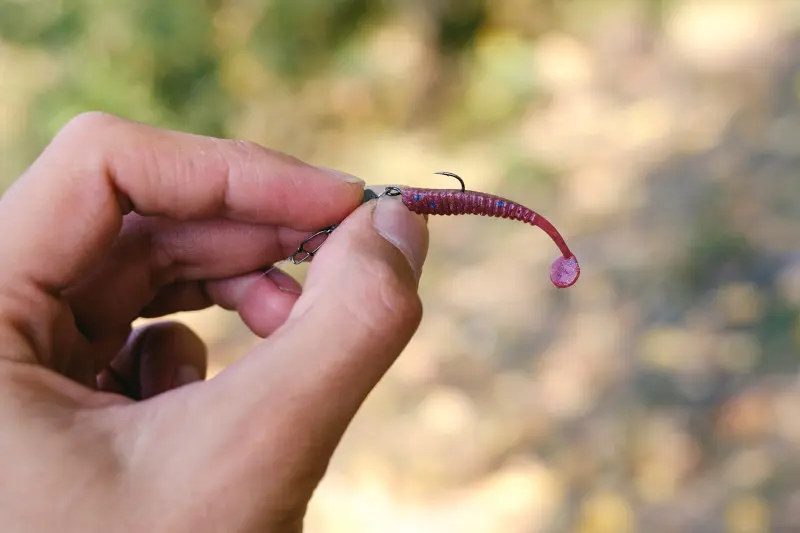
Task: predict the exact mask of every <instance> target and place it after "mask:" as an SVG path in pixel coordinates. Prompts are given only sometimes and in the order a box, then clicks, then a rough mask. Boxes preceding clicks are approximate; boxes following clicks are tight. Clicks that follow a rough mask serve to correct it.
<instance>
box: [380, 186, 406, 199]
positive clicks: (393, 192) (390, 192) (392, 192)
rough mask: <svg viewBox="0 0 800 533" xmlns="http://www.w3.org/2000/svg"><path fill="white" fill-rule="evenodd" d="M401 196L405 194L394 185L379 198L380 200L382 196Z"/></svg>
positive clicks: (387, 188)
mask: <svg viewBox="0 0 800 533" xmlns="http://www.w3.org/2000/svg"><path fill="white" fill-rule="evenodd" d="M401 194H403V191H402V190H400V187H395V186H394V185H390V186H389V187H386V189H384V191H383V192H382V193H381V194H380V195H379V196H378V198H380V197H381V196H400V195H401Z"/></svg>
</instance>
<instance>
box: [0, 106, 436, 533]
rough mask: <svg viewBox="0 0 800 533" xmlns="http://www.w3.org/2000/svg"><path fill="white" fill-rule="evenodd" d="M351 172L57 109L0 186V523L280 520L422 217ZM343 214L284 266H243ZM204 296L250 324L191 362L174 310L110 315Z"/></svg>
mask: <svg viewBox="0 0 800 533" xmlns="http://www.w3.org/2000/svg"><path fill="white" fill-rule="evenodd" d="M362 191H363V184H361V183H358V182H357V181H356V180H354V179H350V180H349V181H348V180H347V179H343V178H342V177H341V176H337V175H336V174H335V173H332V172H330V171H327V170H325V169H320V168H317V167H313V166H310V165H307V164H305V163H303V162H301V161H298V160H296V159H293V158H291V157H288V156H286V155H283V154H280V153H276V152H274V151H270V150H267V149H265V148H263V147H260V146H257V145H255V144H251V143H246V142H237V141H229V140H220V139H213V138H206V137H200V136H194V135H188V134H183V133H177V132H170V131H163V130H159V129H156V128H152V127H149V126H145V125H142V124H137V123H132V122H127V121H124V120H121V119H119V118H116V117H112V116H108V115H104V114H98V113H90V114H86V115H81V116H79V117H77V118H75V119H74V120H72V121H71V122H70V123H69V124H68V125H67V126H66V127H65V128H64V129H63V130H62V131H61V132H60V133H59V134H58V135H57V136H56V138H55V139H54V140H53V142H52V143H51V144H50V146H48V147H47V148H46V150H45V151H44V152H43V153H42V154H41V156H40V157H39V158H38V159H37V160H36V162H35V163H34V164H33V165H32V166H31V167H30V169H28V171H27V172H26V173H25V174H24V175H23V176H22V177H21V178H20V179H19V180H17V181H16V182H15V184H14V185H13V186H12V187H11V188H10V189H9V190H8V191H7V192H6V194H5V195H4V196H3V197H2V199H0V228H3V231H2V232H0V523H2V529H3V531H4V532H8V533H16V532H48V531H58V532H61V533H67V532H81V533H86V532H108V531H119V532H142V531H148V532H193V533H203V532H218V531H225V532H228V533H239V532H241V533H244V532H259V533H264V532H297V531H301V530H302V523H303V516H304V514H305V510H306V507H307V505H308V502H309V500H310V498H311V496H312V493H313V491H314V489H315V487H316V486H317V485H318V483H319V482H320V480H321V478H322V477H323V475H324V473H325V470H326V468H327V465H328V463H329V460H330V457H331V454H332V453H333V452H334V450H335V448H336V446H337V445H338V443H339V441H340V439H341V437H342V434H343V433H344V431H345V430H346V428H347V426H348V424H349V423H350V421H351V419H352V418H353V416H354V415H355V414H356V412H357V411H358V409H359V407H360V406H361V404H362V403H363V401H364V400H365V398H366V397H367V395H368V394H369V392H370V391H371V389H372V388H373V387H374V386H375V385H376V383H377V382H378V381H379V380H380V379H381V377H382V376H383V375H384V373H385V372H386V371H387V370H388V369H389V367H390V366H391V365H392V363H393V361H394V360H395V358H396V357H397V356H398V355H399V354H400V352H401V351H402V349H403V348H404V347H405V346H406V344H407V343H408V341H409V340H410V338H411V336H412V335H413V333H414V332H415V330H416V328H417V326H418V325H419V321H420V319H421V315H422V308H421V304H420V300H419V297H418V294H417V286H418V279H419V273H420V269H421V267H422V264H423V262H424V260H425V255H426V252H427V247H428V233H427V227H426V224H425V220H424V219H423V218H422V217H420V216H419V215H414V214H412V213H410V212H409V211H408V210H407V209H405V208H403V207H402V206H401V205H400V202H396V201H393V200H392V199H390V198H385V199H381V200H379V201H377V202H375V201H373V202H370V203H368V204H365V205H363V206H360V207H358V206H359V203H360V200H361V196H362ZM345 218H346V220H345V221H344V222H343V223H342V225H341V226H340V227H339V228H338V229H337V230H336V231H335V232H333V234H332V235H331V236H330V237H329V238H328V240H327V242H326V244H325V246H323V248H322V249H321V250H320V252H319V254H318V255H317V256H316V258H315V259H314V262H313V264H312V266H311V268H310V270H309V273H308V279H307V283H306V286H305V287H304V288H302V289H301V287H300V286H299V285H298V284H297V283H296V282H295V281H294V280H292V279H291V278H289V277H288V276H286V275H285V274H283V273H281V272H279V271H273V272H272V273H270V275H268V276H261V274H260V272H258V269H259V268H263V267H264V266H265V265H269V264H270V263H272V262H274V261H278V260H280V259H282V258H285V257H287V256H288V255H289V254H290V253H291V252H292V251H294V248H295V247H296V246H297V244H298V243H299V241H300V240H301V239H302V237H303V236H305V235H307V232H309V231H314V230H317V229H319V228H321V227H326V226H328V225H330V224H332V223H336V222H338V221H340V220H342V219H345ZM212 305H218V306H222V307H224V308H226V309H231V310H235V311H236V312H237V313H238V314H239V315H240V316H241V319H242V320H243V321H244V322H245V323H246V324H247V325H248V326H249V327H250V329H251V330H252V331H253V332H255V333H256V334H257V335H259V336H261V337H264V338H265V340H263V341H261V342H260V343H259V345H258V346H256V347H255V348H254V349H253V350H251V351H250V352H249V353H247V354H245V355H244V357H243V358H242V359H241V360H239V361H238V362H237V363H236V364H234V365H231V366H230V367H228V368H227V369H225V370H224V371H223V372H222V373H220V374H219V375H218V376H216V377H215V378H214V379H213V380H209V381H205V380H204V376H205V372H206V348H205V346H204V344H203V342H202V341H201V340H200V338H199V337H198V336H197V335H196V334H195V333H193V332H192V331H190V330H189V329H188V328H186V327H185V326H183V325H180V324H177V323H173V322H169V321H164V322H158V323H156V324H154V325H150V326H147V327H145V328H140V329H137V330H132V329H131V322H132V321H133V320H135V319H136V318H137V317H139V316H146V317H159V316H165V315H168V314H170V313H173V312H177V311H181V310H195V309H202V308H205V307H209V306H212ZM109 369H110V370H109Z"/></svg>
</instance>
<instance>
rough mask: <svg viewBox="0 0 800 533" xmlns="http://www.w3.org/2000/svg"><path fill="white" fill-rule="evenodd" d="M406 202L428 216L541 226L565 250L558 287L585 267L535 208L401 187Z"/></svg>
mask: <svg viewBox="0 0 800 533" xmlns="http://www.w3.org/2000/svg"><path fill="white" fill-rule="evenodd" d="M399 189H400V191H401V199H402V202H403V204H404V205H405V206H406V207H407V208H408V209H409V210H410V211H413V212H414V213H419V214H425V215H482V216H489V217H496V218H507V219H510V220H519V221H521V222H525V223H527V224H531V225H532V226H538V227H539V228H541V229H542V230H543V231H544V232H545V233H547V234H548V235H549V236H550V238H552V239H553V241H554V242H555V243H556V245H557V246H558V248H559V250H561V254H562V255H561V257H559V258H558V259H556V260H555V261H554V262H553V264H552V266H551V268H550V280H551V281H552V282H553V285H555V286H556V287H558V288H565V287H569V286H571V285H573V284H574V283H575V282H576V281H578V277H579V276H580V273H581V269H580V265H579V264H578V260H577V259H576V258H575V255H574V254H573V253H572V252H571V251H570V249H569V247H568V246H567V244H566V242H564V238H563V237H562V236H561V234H560V233H559V232H558V230H556V228H555V226H553V225H552V224H551V223H550V221H548V220H547V219H546V218H544V217H543V216H542V215H540V214H539V213H536V212H535V211H534V210H532V209H530V208H528V207H525V206H524V205H520V204H518V203H515V202H512V201H511V200H508V199H506V198H503V197H500V196H495V195H493V194H487V193H483V192H477V191H469V190H463V191H462V190H459V189H421V188H414V187H399Z"/></svg>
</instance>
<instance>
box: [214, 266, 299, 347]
mask: <svg viewBox="0 0 800 533" xmlns="http://www.w3.org/2000/svg"><path fill="white" fill-rule="evenodd" d="M302 291H303V287H302V286H301V285H300V283H298V282H297V281H296V280H295V279H294V278H292V277H291V276H290V275H289V274H287V273H286V272H284V271H282V270H280V269H278V268H275V267H273V268H271V269H270V270H269V271H268V272H266V273H260V272H254V273H251V274H247V275H244V276H237V277H234V278H228V279H224V280H215V281H209V282H207V283H206V292H207V293H208V295H209V296H210V297H211V299H212V300H213V301H214V303H216V304H217V305H219V306H220V307H223V308H225V309H228V310H235V311H237V312H238V313H239V316H241V318H242V321H243V322H244V323H245V325H246V326H247V327H248V328H249V329H250V330H251V331H252V332H253V333H254V334H255V335H257V336H259V337H267V336H269V335H270V334H271V333H273V332H274V331H275V330H276V329H278V328H279V327H280V326H281V325H282V324H283V323H284V322H285V321H286V319H287V317H288V316H289V314H290V313H291V310H292V307H294V304H295V302H297V299H298V298H299V297H300V294H301V293H302Z"/></svg>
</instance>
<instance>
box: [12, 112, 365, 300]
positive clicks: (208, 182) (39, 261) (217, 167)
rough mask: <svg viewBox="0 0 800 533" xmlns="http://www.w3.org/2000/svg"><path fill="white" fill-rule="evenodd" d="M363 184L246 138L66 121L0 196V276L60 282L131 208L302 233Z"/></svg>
mask: <svg viewBox="0 0 800 533" xmlns="http://www.w3.org/2000/svg"><path fill="white" fill-rule="evenodd" d="M362 187H363V185H362V184H360V183H358V182H357V180H354V179H352V178H351V179H349V181H347V180H345V179H341V178H339V179H337V178H336V177H334V175H333V174H331V173H329V172H325V171H323V170H320V169H318V168H316V167H312V166H309V165H306V164H304V163H302V162H300V161H298V160H296V159H293V158H290V157H288V156H285V155H282V154H278V153H276V152H272V151H269V150H267V149H265V148H262V147H259V146H256V145H254V144H251V143H245V142H236V141H226V140H220V139H212V138H207V137H200V136H195V135H188V134H183V133H177V132H170V131H163V130H159V129H156V128H152V127H149V126H145V125H142V124H137V123H132V122H128V121H124V120H121V119H118V118H115V117H112V116H109V115H104V114H98V113H90V114H86V115H82V116H80V117H78V118H77V119H75V120H73V121H72V122H71V123H70V124H69V125H67V127H65V128H64V130H62V132H61V133H59V135H58V136H57V137H56V138H55V139H54V141H53V142H52V144H51V145H50V146H49V147H48V148H47V150H46V151H45V152H44V153H43V154H42V156H41V157H40V158H39V159H38V160H37V161H36V162H35V163H34V165H33V166H32V167H31V168H30V169H29V170H28V172H27V173H26V174H25V175H24V176H23V177H22V178H21V179H20V180H18V181H17V183H15V184H14V186H12V188H11V189H10V190H9V191H8V192H7V194H6V196H5V197H4V198H3V202H2V203H0V227H4V228H9V229H13V231H8V232H5V233H3V235H2V236H0V257H3V258H7V257H13V258H14V260H13V261H8V262H6V261H4V264H3V266H4V268H3V274H2V276H3V278H2V279H6V280H9V279H11V280H18V279H20V277H23V276H24V278H25V279H31V280H32V281H33V282H34V283H37V284H38V285H40V286H43V287H45V288H48V289H50V288H52V289H56V290H58V289H61V288H63V287H64V286H66V285H67V284H69V283H70V282H71V281H72V280H74V279H75V278H76V276H77V275H78V274H79V273H81V272H82V271H83V270H84V269H85V268H86V267H87V265H88V264H89V263H90V262H91V261H92V259H93V258H94V257H95V256H96V254H97V253H98V252H99V251H101V250H103V249H105V248H106V247H107V246H108V245H109V244H110V243H111V241H112V240H113V239H114V238H115V237H116V235H117V234H118V232H119V229H120V227H121V223H122V215H123V214H124V213H126V212H129V211H131V210H134V211H136V212H137V213H139V214H142V215H158V216H164V217H168V218H173V219H178V220H189V219H195V220H197V219H210V218H228V219H231V220H238V221H243V222H253V223H261V224H275V225H280V226H289V227H293V228H296V229H301V230H311V229H316V228H318V227H323V226H325V225H328V224H332V223H334V222H337V221H339V220H341V219H342V218H344V217H345V216H346V215H347V213H349V212H350V210H352V209H353V208H354V207H355V206H357V205H358V203H359V200H360V196H361V191H362Z"/></svg>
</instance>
